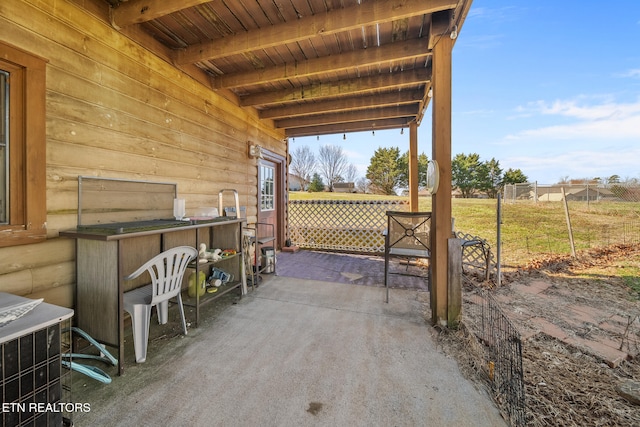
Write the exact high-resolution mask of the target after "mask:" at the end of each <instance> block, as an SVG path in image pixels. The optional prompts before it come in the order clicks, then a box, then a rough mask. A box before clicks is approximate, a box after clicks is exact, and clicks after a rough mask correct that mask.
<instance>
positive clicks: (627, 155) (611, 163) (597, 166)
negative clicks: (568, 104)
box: [502, 148, 640, 184]
mask: <svg viewBox="0 0 640 427" xmlns="http://www.w3.org/2000/svg"><path fill="white" fill-rule="evenodd" d="M638 158H640V148H637V149H629V150H627V151H625V152H624V153H621V152H619V151H613V150H612V151H607V150H603V151H596V150H580V151H573V152H567V153H561V154H557V155H544V154H543V153H540V154H539V155H534V156H512V157H508V158H506V159H504V162H502V163H504V164H508V165H509V167H511V168H519V169H521V170H522V171H523V172H524V173H525V174H526V175H527V176H529V179H530V180H537V181H539V183H541V184H553V183H555V182H557V181H558V180H559V178H560V177H564V176H569V177H571V178H595V177H608V176H611V175H614V174H615V175H620V176H622V177H625V178H626V177H637V176H638V165H637V159H638Z"/></svg>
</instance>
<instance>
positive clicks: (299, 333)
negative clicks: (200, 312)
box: [72, 276, 506, 426]
mask: <svg viewBox="0 0 640 427" xmlns="http://www.w3.org/2000/svg"><path fill="white" fill-rule="evenodd" d="M383 295H384V289H383V288H381V287H372V286H354V285H348V284H342V283H332V282H321V281H314V280H305V279H297V278H288V277H282V276H272V277H267V278H266V279H265V281H264V283H263V284H261V285H260V286H259V287H258V288H257V289H256V290H255V291H253V292H252V291H250V292H249V295H247V296H245V297H243V298H242V299H238V298H237V297H235V296H231V297H230V298H231V299H232V300H229V301H228V302H227V303H222V304H218V303H215V304H211V305H208V306H205V307H206V308H205V309H204V317H205V320H204V321H203V322H202V323H201V325H200V327H198V328H190V329H189V334H188V335H187V336H186V337H183V336H182V335H180V334H179V333H178V331H179V329H180V328H179V326H178V324H177V322H175V312H176V311H177V310H176V309H175V307H172V312H173V316H174V319H173V320H172V322H170V324H169V325H163V326H161V327H159V326H158V325H157V324H155V323H154V322H155V316H154V318H153V319H152V325H153V327H152V329H154V330H155V331H154V334H155V336H156V338H154V339H152V341H151V342H150V348H149V354H148V357H147V361H146V363H144V364H139V365H136V364H135V363H132V360H133V355H132V353H133V349H132V348H131V344H130V339H129V340H128V344H127V345H128V348H127V358H128V359H129V360H128V361H127V363H128V364H127V366H126V371H125V373H124V375H122V376H116V375H115V373H114V372H110V373H111V374H112V377H113V382H112V383H111V384H108V385H104V384H101V383H97V382H96V381H94V380H91V379H89V378H87V377H84V376H82V375H80V374H74V384H73V392H72V393H73V400H74V401H75V402H80V403H88V404H89V405H90V411H89V412H85V413H81V412H77V413H75V414H74V415H73V422H74V424H75V425H76V426H97V425H100V426H124V425H132V426H133V425H135V426H147V425H148V426H157V425H165V426H184V425H189V426H323V425H326V426H392V425H393V426H427V425H429V426H501V425H503V426H504V425H506V423H505V421H504V420H503V419H502V417H501V416H500V414H499V412H498V410H497V409H496V407H495V405H494V403H493V401H492V400H491V398H490V397H489V396H488V394H487V393H486V392H485V391H484V390H479V389H477V388H476V387H475V386H474V385H473V384H472V383H470V382H469V381H467V380H466V379H465V378H463V376H462V374H461V373H460V370H459V369H458V367H457V364H456V361H455V360H454V359H452V358H449V357H447V356H445V355H444V354H443V353H442V352H441V351H439V350H438V349H437V345H436V340H435V330H434V329H433V328H432V327H431V326H430V325H429V323H428V321H427V320H425V319H428V317H429V316H428V315H427V316H425V310H428V301H429V294H428V293H427V292H424V291H422V290H407V289H392V290H391V301H390V303H389V304H385V303H384V302H383ZM171 323H175V324H174V325H171ZM163 328H164V329H163ZM158 330H160V332H158ZM158 333H159V334H160V335H158ZM163 334H165V335H163ZM169 335H171V336H169Z"/></svg>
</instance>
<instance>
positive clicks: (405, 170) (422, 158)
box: [398, 151, 429, 187]
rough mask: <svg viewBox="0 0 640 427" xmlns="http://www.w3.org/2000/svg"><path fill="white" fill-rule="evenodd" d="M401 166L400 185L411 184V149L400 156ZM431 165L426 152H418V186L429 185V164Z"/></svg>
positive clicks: (406, 185)
mask: <svg viewBox="0 0 640 427" xmlns="http://www.w3.org/2000/svg"><path fill="white" fill-rule="evenodd" d="M398 165H399V168H400V186H401V187H408V186H409V151H407V152H406V153H404V154H403V155H402V157H400V161H399V163H398ZM428 165H429V158H428V157H427V155H426V154H424V153H420V154H418V187H424V186H425V185H427V166H428Z"/></svg>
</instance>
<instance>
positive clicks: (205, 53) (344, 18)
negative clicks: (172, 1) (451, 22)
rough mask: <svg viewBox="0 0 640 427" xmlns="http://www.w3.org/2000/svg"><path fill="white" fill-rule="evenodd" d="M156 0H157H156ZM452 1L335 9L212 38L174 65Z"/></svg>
mask: <svg viewBox="0 0 640 427" xmlns="http://www.w3.org/2000/svg"><path fill="white" fill-rule="evenodd" d="M157 1H159V0H157ZM457 3H458V2H457V1H454V0H381V1H374V2H365V3H363V4H361V5H358V6H353V7H349V8H345V9H335V10H331V11H329V12H326V13H322V14H317V15H312V16H309V17H304V18H302V19H298V20H297V21H290V22H286V23H283V24H279V25H274V26H270V27H265V28H262V29H259V30H252V31H247V32H245V33H241V34H237V35H235V36H230V37H225V38H224V39H222V40H212V41H210V42H206V43H202V44H199V45H194V46H190V47H188V48H186V49H184V50H179V51H176V53H175V56H174V61H175V63H176V64H189V63H196V62H200V61H206V60H211V59H216V58H222V57H225V56H231V55H238V54H243V53H247V52H250V51H256V50H261V49H267V48H270V47H273V46H280V45H283V44H287V43H295V42H297V41H301V40H306V39H309V38H311V37H315V36H320V35H322V36H328V35H331V34H335V33H338V32H345V31H349V30H353V29H359V28H361V27H365V26H368V25H375V24H378V23H383V22H391V21H395V20H399V19H404V18H408V17H411V16H416V15H424V14H430V13H434V12H438V11H442V10H446V9H451V8H454V7H456V5H457Z"/></svg>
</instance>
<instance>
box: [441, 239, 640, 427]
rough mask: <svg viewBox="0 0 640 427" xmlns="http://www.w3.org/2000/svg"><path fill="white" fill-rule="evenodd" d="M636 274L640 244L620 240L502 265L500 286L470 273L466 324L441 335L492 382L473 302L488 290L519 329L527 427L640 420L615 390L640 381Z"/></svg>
mask: <svg viewBox="0 0 640 427" xmlns="http://www.w3.org/2000/svg"><path fill="white" fill-rule="evenodd" d="M639 271H640V245H626V246H624V245H619V246H612V247H607V248H603V249H594V250H589V251H585V252H582V253H579V254H578V257H577V259H575V260H574V259H573V258H572V257H570V256H547V257H543V258H539V259H535V260H533V261H532V262H530V263H529V265H527V266H525V267H523V268H520V269H517V270H514V271H510V272H505V273H504V276H503V277H504V279H503V281H502V284H501V286H500V288H497V287H496V286H495V285H494V284H491V283H488V282H484V283H481V282H480V281H479V280H465V290H464V291H465V292H464V294H465V297H464V308H463V313H464V314H463V316H464V317H463V324H462V327H461V328H460V330H459V331H457V332H445V331H443V332H442V333H441V334H440V339H441V342H442V343H443V348H445V351H451V352H452V355H453V356H455V357H457V358H458V360H459V362H460V365H461V367H462V369H463V370H465V372H466V373H467V374H468V376H470V377H472V378H473V379H474V380H476V381H478V383H479V384H481V385H484V386H486V387H488V388H489V387H490V381H489V380H488V376H487V373H486V369H485V367H484V366H483V362H482V357H481V355H480V354H481V353H482V352H483V349H482V345H481V344H479V343H478V341H477V339H475V337H474V325H475V324H477V322H478V321H479V318H478V317H479V316H480V311H479V310H477V309H474V307H472V306H471V305H472V304H473V301H472V295H473V294H474V292H475V291H476V290H477V289H478V288H480V287H483V288H489V289H490V292H492V294H493V295H494V297H495V298H496V299H497V300H498V301H499V302H500V306H501V308H502V310H503V311H504V312H505V314H506V315H507V316H508V317H509V318H510V319H511V320H512V323H513V324H514V326H515V327H516V328H517V329H518V330H519V332H520V333H521V335H522V340H523V341H522V360H523V372H524V385H525V401H526V425H527V426H636V427H638V426H640V405H638V404H634V403H631V402H630V401H628V400H627V399H625V398H623V397H622V396H621V395H620V394H619V393H618V391H617V390H616V389H617V387H618V386H619V384H621V383H622V382H625V381H628V380H632V381H634V382H636V383H635V384H638V383H637V382H639V381H640V277H638V272H639ZM549 331H550V332H549ZM602 343H604V345H603V344H602ZM470 348H471V349H473V351H472V352H471V354H470V353H469V349H470ZM473 353H476V354H473ZM621 355H622V356H623V357H620V356H621ZM498 404H499V405H500V402H498Z"/></svg>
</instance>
